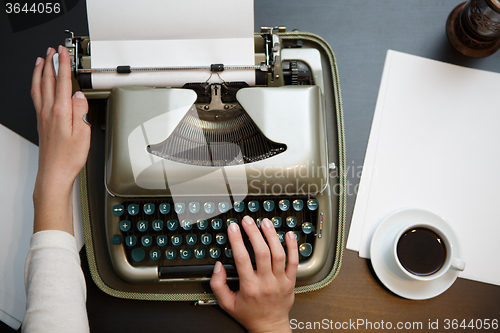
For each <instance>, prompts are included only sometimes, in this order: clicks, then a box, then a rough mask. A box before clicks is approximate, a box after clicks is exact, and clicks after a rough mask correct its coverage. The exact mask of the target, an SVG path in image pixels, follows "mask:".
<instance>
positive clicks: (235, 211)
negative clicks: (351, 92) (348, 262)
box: [110, 197, 319, 277]
mask: <svg viewBox="0 0 500 333" xmlns="http://www.w3.org/2000/svg"><path fill="white" fill-rule="evenodd" d="M210 199H211V200H210ZM210 199H209V200H207V198H196V199H192V198H191V199H187V200H176V201H175V203H174V202H173V200H172V199H171V198H169V199H168V200H165V199H162V200H158V199H151V200H142V201H123V202H122V203H121V204H116V205H114V206H112V207H110V208H111V209H112V211H113V215H114V221H112V223H117V224H118V227H119V230H120V233H119V234H115V235H112V243H113V245H112V246H123V247H124V249H125V253H126V256H127V260H128V261H129V263H130V264H131V265H132V266H135V267H139V266H158V267H159V272H160V277H161V275H162V274H165V276H167V275H168V276H172V275H174V276H175V275H176V274H177V275H179V276H181V275H182V276H185V275H190V273H192V275H205V276H210V275H211V272H212V268H213V265H214V264H215V262H216V261H221V262H222V264H224V265H225V267H226V270H227V271H228V275H234V274H235V270H234V261H233V255H232V250H231V245H230V244H229V240H228V237H227V227H228V225H229V224H230V223H238V224H239V225H240V226H241V220H242V218H243V217H244V216H245V215H249V216H251V217H253V218H254V220H255V222H256V224H257V226H258V227H259V228H260V223H261V221H262V220H263V219H264V218H268V219H269V220H271V222H272V223H273V224H274V227H275V228H276V231H277V234H278V237H279V239H280V241H281V242H282V244H283V246H284V247H285V251H286V245H285V239H284V236H285V234H286V232H288V231H293V232H294V234H295V236H296V238H297V241H298V247H299V253H300V255H299V260H300V261H304V260H306V259H307V258H308V257H310V256H311V255H312V253H313V251H314V243H315V239H316V236H317V230H316V228H317V222H318V215H319V213H318V201H317V200H316V199H314V198H309V197H272V198H269V197H265V198H264V197H262V198H259V197H251V198H247V199H248V200H246V201H235V202H233V203H229V202H224V201H215V200H213V199H214V198H210ZM212 200H213V201H212ZM318 225H319V224H318ZM241 230H242V232H243V239H244V241H245V245H246V246H247V249H248V250H249V253H250V257H251V259H252V261H253V262H254V256H253V251H252V247H251V244H250V241H249V240H248V237H247V236H246V235H245V233H244V230H243V228H241Z"/></svg>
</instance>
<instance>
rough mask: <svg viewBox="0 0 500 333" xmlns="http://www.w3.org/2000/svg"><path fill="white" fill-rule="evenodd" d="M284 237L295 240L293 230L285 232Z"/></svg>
mask: <svg viewBox="0 0 500 333" xmlns="http://www.w3.org/2000/svg"><path fill="white" fill-rule="evenodd" d="M286 237H288V239H290V240H297V237H295V234H294V233H293V231H289V232H287V233H286Z"/></svg>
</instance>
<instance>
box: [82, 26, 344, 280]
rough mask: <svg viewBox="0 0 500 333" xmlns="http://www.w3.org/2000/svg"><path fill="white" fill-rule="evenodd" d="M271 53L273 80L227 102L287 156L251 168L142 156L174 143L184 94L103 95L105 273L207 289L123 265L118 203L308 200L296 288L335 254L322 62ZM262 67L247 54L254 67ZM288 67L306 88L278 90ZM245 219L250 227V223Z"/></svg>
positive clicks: (311, 56)
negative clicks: (290, 64)
mask: <svg viewBox="0 0 500 333" xmlns="http://www.w3.org/2000/svg"><path fill="white" fill-rule="evenodd" d="M274 38H277V37H276V36H274V35H273V42H278V44H279V39H276V40H275V39H274ZM275 45H276V44H275ZM274 50H275V51H277V52H274V53H275V54H274V56H275V58H274V61H275V64H274V65H275V72H273V74H272V75H275V74H276V76H275V77H274V78H275V79H276V80H274V82H272V83H270V84H267V85H259V86H255V87H244V88H241V89H239V90H238V91H237V93H236V100H237V103H239V104H240V105H241V107H242V108H243V109H244V110H245V112H246V113H247V114H248V116H249V117H250V118H251V120H252V121H253V122H254V123H255V125H256V126H257V128H258V129H259V130H260V132H261V133H262V135H263V136H265V137H266V138H267V139H269V140H270V141H272V142H276V143H280V144H283V145H286V149H285V150H284V151H282V152H281V153H279V154H276V155H274V156H270V157H267V158H264V159H261V160H258V161H254V162H251V163H241V162H237V161H236V162H235V163H228V164H227V165H223V166H203V165H193V164H186V163H180V162H177V161H173V160H169V159H165V158H162V157H161V156H158V155H155V154H152V153H150V151H148V146H150V145H153V144H158V143H160V142H162V141H164V140H165V139H166V138H168V137H170V136H171V135H173V133H174V132H175V130H176V127H177V126H178V124H179V123H180V122H182V121H183V118H184V117H185V116H186V114H187V113H188V112H190V110H191V111H192V110H193V108H194V105H195V102H196V99H197V94H196V93H195V92H194V91H193V90H190V89H184V88H169V87H117V88H113V89H112V90H111V92H110V93H109V98H108V107H107V108H108V110H107V121H106V123H107V125H106V153H105V187H106V195H105V198H106V207H107V208H106V212H105V224H106V237H107V244H108V249H109V253H110V258H111V262H112V264H113V267H114V269H115V271H116V273H117V274H118V275H119V276H120V277H121V278H123V279H124V280H125V281H128V282H132V283H156V282H179V281H197V280H199V281H204V280H208V279H209V277H189V276H187V277H178V276H177V277H173V278H169V277H168V276H167V277H161V276H160V275H161V274H160V273H159V267H158V265H150V266H137V265H133V264H131V263H130V261H129V260H130V257H127V253H126V251H125V246H124V245H123V242H124V239H121V240H120V241H119V242H118V243H117V242H115V241H116V237H118V235H120V234H121V230H120V225H119V221H120V217H118V216H116V215H115V214H114V212H113V209H111V207H115V206H116V205H120V204H122V203H123V202H124V201H127V200H139V201H140V200H146V201H147V200H148V199H159V200H161V199H162V198H168V200H171V201H172V202H173V205H175V204H176V202H177V201H179V202H181V201H183V202H189V200H190V198H196V201H197V202H200V203H201V205H203V203H206V202H212V201H215V202H221V201H222V202H227V203H229V204H230V206H231V203H234V202H236V201H245V202H248V201H250V200H252V198H253V197H260V198H262V197H265V198H269V199H270V200H273V198H275V197H276V198H277V197H279V198H283V197H286V196H290V197H291V198H292V197H294V196H301V197H303V198H309V197H311V198H314V199H315V200H317V207H318V209H317V214H316V215H315V216H317V218H316V220H314V221H308V222H310V223H312V225H313V229H314V233H315V240H314V242H315V243H314V249H313V253H312V255H310V256H308V258H306V259H304V258H302V260H301V261H300V264H299V268H298V273H297V278H298V279H306V278H309V277H311V276H313V275H315V274H317V273H318V272H319V271H320V270H321V269H322V268H323V267H324V265H325V263H326V261H327V258H328V255H329V253H330V252H331V251H333V250H334V249H331V248H330V246H331V244H332V238H331V237H332V224H333V223H334V219H335V217H334V216H332V214H331V212H332V198H331V190H330V184H329V174H330V170H331V169H332V168H334V167H335V166H334V165H333V164H329V161H328V148H327V132H326V121H325V109H324V100H323V92H324V89H325V88H324V84H323V70H322V63H321V55H320V53H319V51H318V50H316V49H313V48H289V49H282V48H280V49H279V50H276V48H274ZM76 56H77V55H76ZM263 57H264V55H259V54H256V63H258V61H257V60H259V59H260V60H262V58H263ZM292 59H293V60H294V61H295V60H298V61H301V62H303V63H305V64H307V66H308V67H309V68H310V72H311V76H312V78H313V80H314V85H284V84H283V80H282V78H280V75H282V68H281V62H284V61H287V60H292ZM86 61H88V59H87V60H86V59H85V57H83V60H82V62H83V67H84V68H85V62H86ZM277 73H279V74H277ZM222 76H223V74H222ZM268 78H269V75H268ZM97 93H99V92H97ZM105 94H107V92H105ZM235 160H237V158H236V159H235ZM214 198H216V199H214ZM290 202H291V201H290ZM276 204H278V202H276ZM232 208H234V207H229V209H232ZM141 209H142V208H141ZM172 209H173V208H172ZM216 216H217V211H216V212H215V213H213V214H212V213H211V214H205V216H204V218H207V219H209V218H212V217H216ZM252 217H254V218H257V217H258V213H256V214H255V215H254V216H252ZM283 223H284V221H283ZM119 238H120V237H119ZM119 243H122V244H121V245H118V244H119Z"/></svg>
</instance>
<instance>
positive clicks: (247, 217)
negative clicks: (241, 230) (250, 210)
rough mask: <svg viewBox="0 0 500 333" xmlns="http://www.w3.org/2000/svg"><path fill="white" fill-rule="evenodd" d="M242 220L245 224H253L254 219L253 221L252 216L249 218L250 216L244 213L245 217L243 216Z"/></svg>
mask: <svg viewBox="0 0 500 333" xmlns="http://www.w3.org/2000/svg"><path fill="white" fill-rule="evenodd" d="M243 221H244V222H245V223H246V224H253V223H254V221H253V218H251V217H250V216H248V215H245V217H244V218H243Z"/></svg>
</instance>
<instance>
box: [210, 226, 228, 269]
mask: <svg viewBox="0 0 500 333" xmlns="http://www.w3.org/2000/svg"><path fill="white" fill-rule="evenodd" d="M231 224H232V223H231ZM221 268H222V264H221V263H220V261H217V262H216V263H215V267H214V274H219V273H220V269H221Z"/></svg>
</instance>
